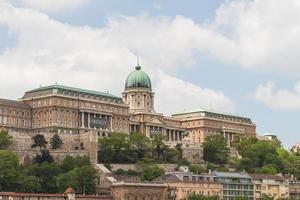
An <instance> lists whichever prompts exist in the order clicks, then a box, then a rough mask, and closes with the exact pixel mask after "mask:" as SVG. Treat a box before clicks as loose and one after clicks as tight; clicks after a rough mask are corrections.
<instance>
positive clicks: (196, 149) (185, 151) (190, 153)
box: [181, 145, 203, 164]
mask: <svg viewBox="0 0 300 200" xmlns="http://www.w3.org/2000/svg"><path fill="white" fill-rule="evenodd" d="M181 148H182V157H183V158H185V159H186V160H187V161H189V162H190V163H192V164H196V163H203V148H202V147H200V145H189V146H182V147H181Z"/></svg>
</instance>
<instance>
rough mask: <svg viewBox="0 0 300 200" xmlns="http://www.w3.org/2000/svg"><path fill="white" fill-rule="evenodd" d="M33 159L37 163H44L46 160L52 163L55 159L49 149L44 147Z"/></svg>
mask: <svg viewBox="0 0 300 200" xmlns="http://www.w3.org/2000/svg"><path fill="white" fill-rule="evenodd" d="M33 161H34V162H35V163H39V164H42V163H44V162H48V163H52V162H53V161H54V160H53V157H52V156H51V154H50V152H49V150H48V149H42V150H40V152H39V153H37V154H36V156H35V157H34V158H33Z"/></svg>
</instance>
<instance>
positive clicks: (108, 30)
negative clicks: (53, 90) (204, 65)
mask: <svg viewBox="0 0 300 200" xmlns="http://www.w3.org/2000/svg"><path fill="white" fill-rule="evenodd" d="M0 9H1V12H0V25H1V24H2V25H5V26H7V27H8V29H9V31H10V32H11V33H14V35H16V37H17V38H16V40H17V42H16V44H14V46H12V47H10V48H9V49H7V50H6V51H4V53H2V54H1V55H0V71H1V73H0V96H1V97H7V98H8V97H9V98H16V97H20V96H21V94H22V93H23V92H24V91H26V90H29V89H32V88H35V87H38V86H39V85H40V84H41V85H48V84H54V83H55V82H56V81H57V82H58V83H59V84H65V85H70V86H76V87H81V88H88V89H94V90H99V91H107V90H109V91H110V92H111V93H113V94H117V95H118V94H119V95H120V94H121V92H122V91H123V87H124V82H125V79H126V76H127V75H128V74H129V72H131V71H132V70H133V69H134V68H133V66H134V65H135V60H136V55H137V54H138V55H140V56H141V58H142V65H143V69H144V70H145V71H146V72H148V73H149V75H150V77H151V78H152V81H153V85H154V92H157V96H156V101H157V108H158V109H157V110H158V111H161V112H166V113H168V114H169V113H172V112H177V111H178V109H180V110H182V109H184V108H199V107H201V106H207V105H208V104H209V105H210V104H213V106H214V107H215V108H219V109H220V110H233V109H234V103H233V102H232V101H231V100H230V99H229V98H228V97H226V96H225V95H224V94H222V92H220V91H216V90H213V89H208V88H202V87H199V86H197V85H194V84H191V83H189V82H187V81H183V80H180V79H178V78H176V77H174V76H172V75H170V72H173V71H176V69H179V68H181V67H183V66H185V65H188V64H190V63H191V62H193V61H194V56H193V54H194V51H195V50H197V49H198V48H199V47H198V45H196V44H195V41H194V40H195V39H196V40H197V38H198V36H197V35H198V34H200V35H202V36H201V37H204V38H205V39H208V38H210V37H212V38H215V39H216V40H220V41H221V40H222V39H221V38H220V39H218V35H214V34H212V36H210V34H209V33H208V32H207V31H205V30H202V29H201V28H199V26H198V25H196V24H195V23H194V22H193V21H192V20H190V19H186V18H184V17H180V16H179V17H176V18H174V19H170V18H164V17H162V18H154V19H153V18H149V17H148V16H137V17H124V16H120V17H115V18H110V19H109V21H108V22H107V26H106V27H104V28H91V27H88V26H82V27H81V26H72V25H69V24H64V23H61V22H59V21H56V20H53V19H50V18H49V17H48V16H47V15H45V14H43V13H41V12H38V11H35V10H33V9H29V8H16V7H13V6H12V5H10V4H8V3H0ZM184 36H187V37H184ZM198 39H199V38H198ZM223 42H224V43H226V41H223ZM196 43H197V44H199V43H200V44H201V43H202V44H206V45H207V46H208V44H209V42H208V41H202V40H199V41H196ZM224 51H225V50H220V53H221V54H222V52H224ZM178 89H180V90H178ZM170 100H171V101H170ZM170 102H176V105H174V106H173V107H172V106H168V105H171V104H170ZM172 104H173V103H172Z"/></svg>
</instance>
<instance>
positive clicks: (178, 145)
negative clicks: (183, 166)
mask: <svg viewBox="0 0 300 200" xmlns="http://www.w3.org/2000/svg"><path fill="white" fill-rule="evenodd" d="M175 149H176V150H177V152H178V159H182V156H183V155H182V154H183V150H182V144H179V143H178V144H176V146H175Z"/></svg>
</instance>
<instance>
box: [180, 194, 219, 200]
mask: <svg viewBox="0 0 300 200" xmlns="http://www.w3.org/2000/svg"><path fill="white" fill-rule="evenodd" d="M218 199H219V197H218V196H204V195H201V194H195V193H191V194H189V195H188V196H187V197H186V198H185V200H218Z"/></svg>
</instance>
